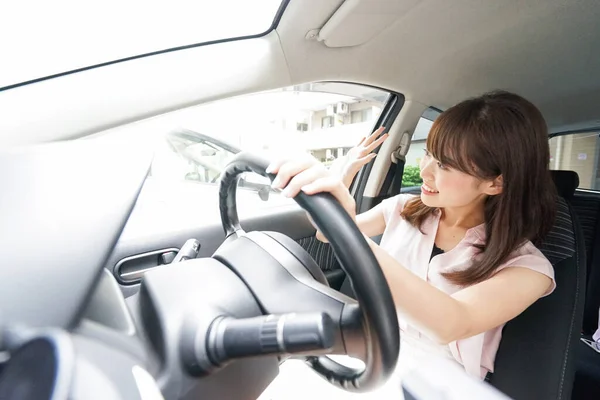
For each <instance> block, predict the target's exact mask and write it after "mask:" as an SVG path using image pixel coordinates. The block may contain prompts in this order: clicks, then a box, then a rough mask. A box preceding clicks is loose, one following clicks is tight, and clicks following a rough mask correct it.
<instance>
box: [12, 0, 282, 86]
mask: <svg viewBox="0 0 600 400" xmlns="http://www.w3.org/2000/svg"><path fill="white" fill-rule="evenodd" d="M281 5H282V0H219V1H214V0H169V1H164V0H163V1H142V0H128V1H123V0H104V1H101V2H88V1H79V0H55V1H51V2H41V1H31V0H23V1H18V2H17V1H11V2H7V3H6V4H3V5H2V7H0V10H1V11H2V15H3V17H4V18H3V21H2V24H0V37H2V38H4V39H7V40H2V41H0V55H1V57H2V68H1V69H0V71H1V73H0V88H2V87H6V86H10V85H14V84H18V83H22V82H26V81H30V80H34V79H38V78H42V77H46V76H50V75H54V74H59V73H63V72H67V71H72V70H75V69H79V68H85V67H89V66H93V65H97V64H101V63H106V62H110V61H115V60H119V59H123V58H128V57H134V56H138V55H142V54H147V53H151V52H156V51H161V50H167V49H172V48H176V47H180V46H187V45H193V44H198V43H204V42H209V41H214V40H223V39H229V38H237V37H244V36H251V35H260V34H262V33H265V32H267V31H269V30H270V27H271V26H272V25H273V22H274V18H275V17H276V16H277V11H278V10H279V7H280V6H281Z"/></svg>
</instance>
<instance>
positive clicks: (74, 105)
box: [0, 0, 600, 144]
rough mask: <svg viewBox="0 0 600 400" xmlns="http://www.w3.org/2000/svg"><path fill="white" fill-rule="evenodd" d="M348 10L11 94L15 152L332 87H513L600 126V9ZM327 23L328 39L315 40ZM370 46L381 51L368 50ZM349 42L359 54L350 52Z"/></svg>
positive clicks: (467, 0)
mask: <svg viewBox="0 0 600 400" xmlns="http://www.w3.org/2000/svg"><path fill="white" fill-rule="evenodd" d="M343 4H344V2H343V1H341V0H319V1H313V0H290V1H289V3H288V5H287V7H286V9H285V11H284V13H283V16H282V18H281V20H280V23H279V25H278V27H277V29H276V31H274V32H271V33H270V34H268V35H266V36H264V37H262V38H256V39H248V40H244V41H237V42H230V43H222V44H217V45H215V46H212V45H209V46H201V47H196V48H191V49H186V50H182V51H174V52H170V53H165V54H161V55H158V56H151V57H146V58H140V59H134V60H131V61H126V62H121V63H116V64H112V65H108V66H104V67H100V68H94V69H90V70H87V71H83V72H79V73H75V74H71V75H66V76H63V77H61V78H55V79H50V80H48V81H42V82H38V83H35V84H31V85H27V86H23V87H18V88H15V89H11V90H7V91H4V92H0V113H1V114H2V115H3V118H2V119H0V131H1V132H4V133H5V135H6V133H11V135H10V136H2V138H1V139H2V143H3V144H4V143H7V144H15V143H16V144H25V143H32V142H39V141H49V140H57V139H63V138H74V137H81V136H86V135H91V134H94V133H97V132H101V131H103V130H106V129H110V128H115V127H119V126H121V125H124V124H127V123H131V122H135V121H140V120H143V119H147V118H149V117H153V116H157V115H160V114H163V113H166V112H171V111H175V110H178V109H182V108H184V107H189V106H193V105H196V104H202V103H204V102H207V101H213V100H217V99H219V98H226V97H230V96H233V95H239V94H243V93H251V92H257V91H260V90H267V89H274V88H278V87H284V86H289V85H294V84H301V83H304V82H313V81H326V80H335V81H349V82H358V83H363V84H368V85H372V86H376V87H381V88H385V89H388V90H393V91H396V92H399V93H402V94H403V95H404V96H405V97H406V99H407V100H410V101H414V102H417V103H421V104H423V105H425V106H434V107H437V108H440V109H445V108H447V107H449V106H451V105H453V104H455V103H456V102H458V101H460V100H462V99H464V98H466V97H469V96H474V95H478V94H481V93H483V92H485V91H488V90H492V89H506V90H511V91H515V92H517V93H519V94H521V95H523V96H525V97H527V98H528V99H530V100H531V101H533V102H534V103H535V104H536V105H538V106H539V107H540V109H541V110H542V112H543V113H544V115H545V117H546V119H547V121H548V124H549V126H550V128H551V131H553V132H558V131H566V130H573V129H579V128H591V127H600V108H599V107H597V104H600V76H599V74H598V72H597V71H600V56H599V52H598V47H600V46H599V43H600V24H598V20H599V17H600V3H598V2H597V1H595V0H578V1H566V0H527V1H525V0H504V1H480V0H453V1H451V2H450V1H447V0H397V1H391V0H347V1H346V2H345V4H344V5H343ZM342 5H343V6H342ZM338 10H339V11H340V12H336V11H338ZM348 10H350V11H348ZM342 11H343V12H342ZM340 14H342V17H339V16H340ZM332 16H333V18H332ZM344 16H345V17H346V19H345V20H344V18H343V17H344ZM330 19H331V21H330ZM336 20H337V22H336ZM340 20H341V22H340ZM363 20H364V21H365V22H364V24H361V23H358V21H363ZM328 21H329V22H328ZM344 21H345V22H344ZM334 22H335V23H334ZM324 26H326V28H327V29H323V30H324V31H325V30H327V31H328V36H329V40H325V41H324V42H323V41H319V40H315V39H314V38H311V37H310V35H309V33H310V32H317V33H318V32H319V29H321V28H323V27H324ZM369 33H371V34H372V35H371V36H372V37H371V36H369ZM361 35H362V36H365V35H366V36H368V37H367V39H368V40H362V41H361V40H358V39H357V38H360V37H361ZM317 36H318V35H317ZM346 38H348V39H347V41H348V42H352V41H353V40H354V41H355V42H356V45H351V46H345V47H339V46H340V42H344V40H346ZM325 39H327V38H325ZM363 39H364V37H363ZM336 42H337V43H336ZM342 44H343V43H342ZM346 44H347V43H346ZM350 44H352V43H350ZM232 59H235V60H239V61H240V62H239V63H236V62H232V61H231V60H232ZM242 66H243V68H242ZM71 114H72V115H74V116H75V117H74V118H65V117H68V116H69V115H71ZM32 115H33V116H35V118H32V117H30V116H32Z"/></svg>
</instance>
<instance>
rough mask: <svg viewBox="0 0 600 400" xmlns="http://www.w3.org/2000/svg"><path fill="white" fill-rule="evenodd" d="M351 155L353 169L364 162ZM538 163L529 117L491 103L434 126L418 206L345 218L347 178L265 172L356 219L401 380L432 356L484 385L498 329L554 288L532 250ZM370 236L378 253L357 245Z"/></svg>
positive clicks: (538, 146) (393, 203) (541, 179)
mask: <svg viewBox="0 0 600 400" xmlns="http://www.w3.org/2000/svg"><path fill="white" fill-rule="evenodd" d="M378 133H380V132H376V134H378ZM382 139H383V138H382ZM369 140H370V141H372V138H369ZM380 140H381V139H380ZM363 147H364V146H363ZM369 151H370V150H369ZM355 153H357V151H356V150H355ZM360 156H361V157H355V159H354V160H352V162H354V164H355V167H356V166H357V165H359V164H360V163H361V162H359V161H358V159H361V160H363V161H362V162H366V161H368V160H365V158H364V157H365V155H364V154H360ZM369 157H372V156H369ZM549 158H550V156H549V147H548V132H547V127H546V124H545V121H544V119H543V117H542V115H541V113H540V112H539V110H538V109H537V108H536V107H535V106H534V105H533V104H531V103H530V102H528V101H527V100H525V99H523V98H522V97H520V96H518V95H516V94H512V93H507V92H493V93H488V94H485V95H483V96H480V97H477V98H473V99H469V100H466V101H463V102H461V103H459V104H457V105H456V106H454V107H452V108H450V109H448V110H447V111H445V112H443V113H442V114H441V115H440V116H439V117H438V119H437V120H436V121H435V122H434V124H433V126H432V128H431V131H430V133H429V135H428V138H427V150H426V151H425V153H424V154H423V156H422V159H421V165H420V168H421V177H422V178H423V186H422V188H421V195H420V196H410V195H403V194H402V195H398V196H395V197H392V198H390V199H387V200H384V201H383V202H382V203H381V204H379V205H378V206H376V207H374V208H373V209H371V210H369V211H367V212H365V213H363V214H360V215H358V216H356V213H355V203H354V200H353V198H352V196H351V195H350V193H349V192H348V189H347V186H348V184H349V182H351V178H349V177H348V176H347V175H348V173H350V174H351V173H352V171H354V170H355V169H356V168H350V169H349V170H350V171H348V168H346V169H342V170H345V172H346V176H341V175H340V174H339V173H334V172H331V171H328V170H327V169H325V168H324V167H323V166H322V165H321V164H320V163H318V162H317V161H316V160H314V159H312V158H309V157H301V158H299V159H295V160H291V161H282V162H274V163H272V164H271V165H270V167H269V170H270V171H271V172H273V173H277V178H276V179H275V181H274V182H273V186H274V187H278V188H284V190H283V195H285V196H289V197H293V196H295V195H296V194H297V193H298V192H299V191H300V190H302V191H303V192H305V193H307V194H314V193H318V192H330V193H332V194H333V196H335V198H336V199H337V200H338V201H339V202H340V203H341V204H342V205H343V206H344V208H345V209H346V211H347V212H348V213H349V214H350V215H351V216H352V217H353V218H355V221H356V223H357V225H358V227H359V228H360V230H361V231H362V232H363V233H364V235H365V237H367V240H368V241H369V244H370V246H371V248H372V250H373V252H374V253H375V255H376V257H377V259H378V261H379V264H380V266H381V268H382V270H383V272H384V275H385V277H386V279H387V282H388V285H389V287H390V290H391V292H392V295H393V298H394V302H395V304H396V307H397V311H398V317H399V320H400V329H401V339H402V343H401V354H400V358H399V361H398V369H399V370H400V371H406V370H407V369H410V368H411V367H413V366H415V365H418V364H419V362H421V361H422V360H424V359H426V358H428V357H431V356H436V357H438V356H439V357H444V358H447V359H449V360H453V361H454V362H456V363H458V364H460V365H461V366H462V367H463V368H464V369H465V370H466V371H467V373H469V374H471V375H473V376H476V377H478V378H480V379H483V378H485V376H486V374H488V373H490V372H493V371H494V359H495V355H496V351H497V350H498V345H499V343H500V339H501V332H502V327H503V326H504V324H505V323H506V322H507V321H509V320H511V319H513V318H515V317H516V316H517V315H519V314H520V313H522V312H523V311H524V310H525V309H526V308H527V307H529V306H530V305H531V304H532V303H534V302H535V301H536V300H537V299H539V298H540V297H543V296H546V295H548V294H550V293H551V292H552V291H553V290H554V287H555V283H554V272H553V269H552V266H551V264H550V262H548V260H547V259H546V258H545V257H544V256H543V255H542V253H541V252H540V251H539V250H538V249H537V248H536V247H535V244H536V243H538V242H539V241H540V240H541V239H542V238H543V237H544V235H545V234H546V233H547V232H548V231H549V229H550V227H551V226H552V223H553V221H554V215H555V204H556V203H555V201H556V199H555V197H556V194H555V188H554V185H553V182H552V179H551V176H550V172H549V170H548V164H549ZM354 173H355V172H354ZM380 234H383V236H382V239H381V244H380V245H377V244H375V243H374V242H372V241H371V240H370V239H368V237H373V236H376V235H380ZM317 237H318V238H320V239H322V240H325V238H323V236H322V234H321V233H320V232H318V236H317ZM317 393H318V392H317ZM398 395H400V394H399V393H398Z"/></svg>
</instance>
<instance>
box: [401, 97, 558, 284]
mask: <svg viewBox="0 0 600 400" xmlns="http://www.w3.org/2000/svg"><path fill="white" fill-rule="evenodd" d="M427 149H428V151H429V152H430V153H431V155H432V156H433V157H434V158H435V159H437V160H438V161H440V162H441V163H442V164H445V165H446V166H448V167H450V168H454V169H456V170H458V171H462V172H464V173H467V174H469V175H472V176H474V177H476V178H479V179H481V180H493V179H495V178H497V177H499V176H502V182H503V188H502V193H500V194H498V195H496V196H490V197H488V198H487V199H486V201H485V231H486V241H485V244H483V245H477V246H476V247H477V248H478V249H479V254H478V256H477V257H475V259H474V262H473V264H472V265H471V266H470V267H469V268H467V269H466V270H461V271H450V272H446V273H444V274H443V276H444V277H445V278H446V279H448V280H449V281H450V282H452V283H454V284H456V285H460V286H469V285H473V284H475V283H479V282H482V281H484V280H486V279H488V278H489V277H491V276H492V275H493V274H494V272H495V270H496V269H497V268H498V267H499V266H500V265H501V264H502V263H503V262H504V261H506V260H507V258H508V256H509V255H510V254H511V253H512V252H513V251H515V250H516V249H517V248H518V247H519V246H521V245H523V244H524V243H525V242H526V241H527V240H531V241H532V242H533V243H534V244H539V243H540V241H541V240H542V239H543V238H544V236H545V235H546V234H547V233H548V231H549V230H550V228H551V227H552V224H553V222H554V217H555V214H556V189H555V187H554V184H553V182H552V177H551V175H550V171H549V167H548V166H549V163H550V151H549V145H548V128H547V126H546V122H545V121H544V118H543V116H542V114H541V113H540V111H539V110H538V109H537V108H536V107H535V106H534V105H533V104H532V103H530V102H529V101H527V100H525V99H524V98H522V97H520V96H518V95H516V94H513V93H508V92H503V91H497V92H491V93H487V94H484V95H483V96H480V97H476V98H473V99H469V100H466V101H463V102H461V103H459V104H457V105H455V106H454V107H452V108H449V109H448V110H446V111H445V112H443V113H442V114H441V115H440V116H439V117H438V118H437V119H436V120H435V122H434V123H433V126H432V127H431V131H430V132H429V135H428V137H427ZM434 212H436V209H434V208H431V207H428V206H426V205H425V204H423V202H422V201H421V199H420V198H415V199H413V200H411V201H409V202H408V203H407V205H406V206H405V207H404V210H403V211H402V216H403V217H404V218H405V219H406V220H407V221H408V222H410V223H411V224H412V225H413V226H415V227H417V228H420V227H421V225H422V223H423V222H424V221H425V219H427V218H428V217H429V216H431V215H432V214H433V213H434Z"/></svg>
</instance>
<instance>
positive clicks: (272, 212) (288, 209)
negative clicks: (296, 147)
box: [106, 180, 340, 296]
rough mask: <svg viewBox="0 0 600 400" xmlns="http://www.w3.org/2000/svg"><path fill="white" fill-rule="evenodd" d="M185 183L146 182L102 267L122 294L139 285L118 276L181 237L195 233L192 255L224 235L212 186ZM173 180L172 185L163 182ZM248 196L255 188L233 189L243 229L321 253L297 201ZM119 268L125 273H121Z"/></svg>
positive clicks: (161, 254) (150, 261)
mask: <svg viewBox="0 0 600 400" xmlns="http://www.w3.org/2000/svg"><path fill="white" fill-rule="evenodd" d="M183 185H190V184H189V183H183ZM191 185H194V186H196V187H195V188H194V190H185V194H182V195H181V196H178V195H177V194H176V193H173V192H171V193H170V195H169V196H164V194H163V196H160V195H159V194H158V193H157V190H158V191H163V190H165V188H164V186H162V185H154V182H152V181H151V180H148V181H147V182H146V185H145V186H144V188H143V190H142V193H141V194H140V197H139V199H138V202H137V204H136V207H135V209H134V211H133V213H132V215H131V217H130V219H129V221H128V223H127V225H126V227H125V230H124V231H123V234H122V235H121V238H120V239H119V241H118V243H117V245H116V247H115V250H114V251H113V254H112V255H111V256H110V258H109V260H108V262H107V263H106V269H108V270H109V271H111V272H112V273H113V274H114V275H115V276H116V277H117V280H118V281H119V282H120V283H121V287H122V289H123V291H124V293H125V294H126V296H130V295H132V294H134V293H135V292H137V290H138V288H139V285H137V284H131V282H130V284H123V282H124V280H127V279H129V280H132V279H134V278H136V276H135V275H133V276H132V275H131V274H132V272H136V271H139V270H141V269H149V268H153V267H156V266H159V265H161V264H165V262H166V261H168V257H169V256H170V255H169V253H172V252H174V251H177V250H179V248H181V246H182V245H183V244H184V243H185V241H186V240H188V239H190V238H194V239H197V240H198V241H199V242H200V249H199V255H198V257H210V256H211V255H212V254H213V253H214V252H215V250H216V249H217V248H218V247H219V246H220V245H221V243H222V242H223V240H224V239H225V236H224V233H223V228H222V226H221V220H220V216H219V212H218V186H216V185H197V184H193V183H192V184H191ZM173 186H178V185H170V186H169V187H170V188H172V187H173ZM182 191H183V190H182ZM184 197H185V198H184ZM254 198H256V199H258V200H256V199H254ZM207 199H210V200H207ZM249 199H251V200H250V201H252V202H256V201H262V200H260V199H259V198H258V195H257V194H256V193H255V192H252V191H243V190H240V191H239V193H238V203H239V208H240V210H239V211H240V220H241V224H242V227H243V229H244V230H246V231H254V230H262V231H277V232H281V233H284V234H286V235H288V236H289V237H291V238H293V239H295V240H297V241H299V242H300V243H301V244H303V245H304V247H305V249H309V243H310V249H309V250H311V252H312V253H313V254H315V255H316V257H317V258H318V257H320V255H321V254H325V253H324V250H323V249H322V248H323V247H325V246H323V245H324V244H322V243H320V242H318V241H316V239H314V235H315V228H314V227H313V226H312V225H311V223H310V222H309V220H308V218H307V216H306V213H305V212H304V210H302V209H301V208H300V207H299V206H298V205H296V204H295V203H293V202H287V203H286V204H283V205H281V206H278V207H265V208H262V209H261V208H257V207H245V208H246V209H245V210H244V206H243V202H244V201H248V200H249ZM311 237H312V238H313V239H310V238H311ZM315 242H318V243H315ZM327 246H328V245H327ZM165 255H166V256H167V257H165ZM165 258H166V260H165ZM257 268H260V266H257ZM123 273H125V274H128V273H129V274H130V275H129V276H127V275H126V276H125V277H123V276H122V274H123ZM332 276H334V278H336V281H337V280H339V279H340V278H339V272H338V273H333V275H332ZM124 278H125V279H124Z"/></svg>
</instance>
